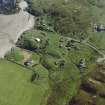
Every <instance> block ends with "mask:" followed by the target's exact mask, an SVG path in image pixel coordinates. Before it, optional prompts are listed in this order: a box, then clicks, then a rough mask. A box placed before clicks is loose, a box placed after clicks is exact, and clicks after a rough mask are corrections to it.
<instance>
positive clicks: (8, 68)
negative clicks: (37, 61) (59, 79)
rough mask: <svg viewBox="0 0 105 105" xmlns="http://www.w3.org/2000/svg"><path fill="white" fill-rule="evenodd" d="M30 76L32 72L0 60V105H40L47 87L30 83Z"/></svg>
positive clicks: (39, 68)
mask: <svg viewBox="0 0 105 105" xmlns="http://www.w3.org/2000/svg"><path fill="white" fill-rule="evenodd" d="M41 69H43V68H41V67H38V70H41ZM42 71H43V70H42ZM41 73H42V72H41ZM39 74H40V73H39ZM42 74H43V73H42ZM31 76H32V71H29V70H28V69H25V68H22V67H20V66H18V65H15V64H13V63H11V62H8V61H5V60H0V105H40V102H41V100H43V95H44V94H45V91H46V89H47V88H48V86H47V85H46V83H44V84H33V83H31V82H30V78H31Z"/></svg>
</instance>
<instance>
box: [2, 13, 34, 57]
mask: <svg viewBox="0 0 105 105" xmlns="http://www.w3.org/2000/svg"><path fill="white" fill-rule="evenodd" d="M34 23H35V22H34V17H33V16H32V15H30V14H29V13H27V12H25V11H20V12H19V13H16V14H13V15H3V14H0V57H4V55H5V53H6V52H7V51H8V50H10V49H11V47H13V46H14V44H15V43H16V41H17V40H18V38H19V37H20V35H21V34H22V33H23V32H24V31H26V30H29V29H30V28H32V27H33V26H34Z"/></svg>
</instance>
